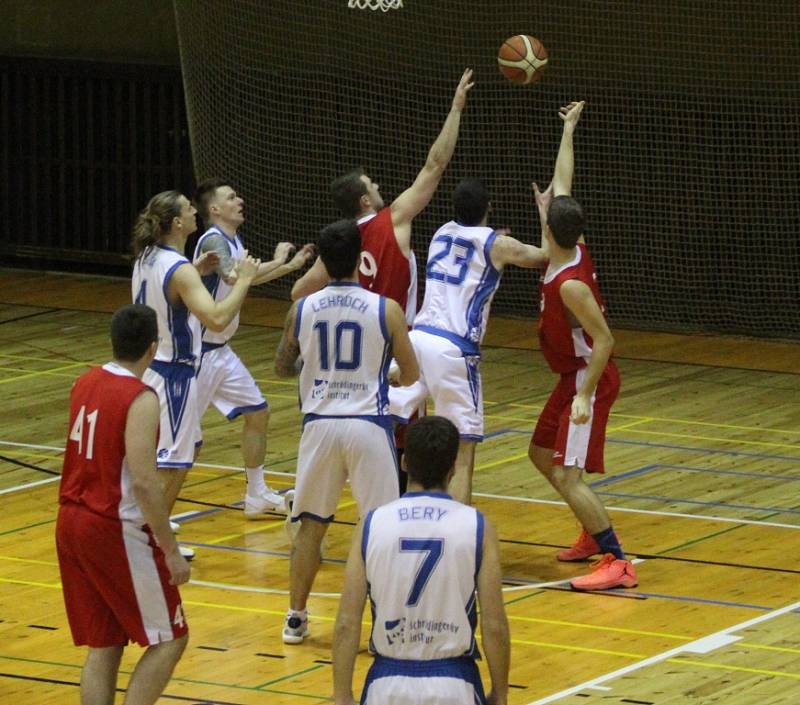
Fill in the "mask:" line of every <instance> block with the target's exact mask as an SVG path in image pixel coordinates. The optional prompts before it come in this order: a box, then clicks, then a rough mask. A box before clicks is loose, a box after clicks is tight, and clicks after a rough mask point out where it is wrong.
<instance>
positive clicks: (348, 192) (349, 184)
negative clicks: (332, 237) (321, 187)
mask: <svg viewBox="0 0 800 705" xmlns="http://www.w3.org/2000/svg"><path fill="white" fill-rule="evenodd" d="M362 176H366V175H365V174H364V170H363V169H362V168H361V167H357V168H356V169H351V170H350V171H348V172H347V173H346V174H342V175H341V176H340V177H339V178H338V179H335V180H334V181H333V183H331V196H333V202H334V203H335V204H336V207H337V208H338V209H339V212H340V213H341V214H342V216H344V217H345V218H355V217H357V216H358V214H359V213H361V197H362V196H365V195H366V193H367V185H366V184H365V183H364V181H363V180H362V179H361V177H362Z"/></svg>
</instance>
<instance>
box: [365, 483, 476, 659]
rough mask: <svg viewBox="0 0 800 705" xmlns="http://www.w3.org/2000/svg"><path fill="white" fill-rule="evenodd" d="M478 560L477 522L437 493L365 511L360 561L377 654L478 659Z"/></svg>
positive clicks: (410, 496) (405, 497)
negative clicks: (367, 512) (362, 564)
mask: <svg viewBox="0 0 800 705" xmlns="http://www.w3.org/2000/svg"><path fill="white" fill-rule="evenodd" d="M482 553H483V515H482V514H481V513H480V512H479V511H478V510H477V509H474V508H473V507H469V506H467V505H465V504H461V503H459V502H456V501H455V500H453V499H451V498H450V496H449V495H447V494H444V493H443V492H428V491H426V492H409V493H407V494H405V495H403V496H402V497H401V498H400V499H398V500H395V501H394V502H391V503H390V504H386V505H384V506H382V507H378V508H377V509H375V510H374V511H372V512H370V514H369V515H367V518H366V519H365V521H364V534H363V538H362V541H361V555H362V557H363V559H364V565H365V567H366V573H367V582H368V584H369V597H370V600H371V602H372V636H371V639H370V646H371V648H372V649H373V650H374V651H375V653H377V654H379V655H380V656H387V657H389V658H394V659H411V660H417V661H426V660H430V659H441V658H456V657H459V656H472V657H477V655H478V649H477V647H476V644H475V626H476V623H477V612H476V607H475V591H476V589H477V582H476V581H477V576H478V571H479V570H480V565H481V557H482Z"/></svg>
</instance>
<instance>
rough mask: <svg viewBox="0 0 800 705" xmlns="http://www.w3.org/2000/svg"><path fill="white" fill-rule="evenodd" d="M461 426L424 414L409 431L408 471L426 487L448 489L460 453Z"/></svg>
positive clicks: (411, 476) (407, 438) (407, 442)
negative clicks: (458, 427)
mask: <svg viewBox="0 0 800 705" xmlns="http://www.w3.org/2000/svg"><path fill="white" fill-rule="evenodd" d="M458 443H459V436H458V429H457V428H456V427H455V426H454V425H453V423H452V421H450V420H449V419H446V418H445V417H444V416H423V417H422V418H421V419H419V420H417V421H414V422H413V423H412V424H410V425H409V427H408V431H406V449H405V453H404V457H405V459H406V470H407V471H408V476H409V478H410V479H412V480H413V481H414V482H418V483H419V484H420V485H422V486H423V487H424V488H425V489H426V490H427V489H431V488H433V487H440V488H442V489H445V487H446V485H447V474H448V473H449V472H450V469H451V468H452V467H453V464H454V463H455V462H456V455H458Z"/></svg>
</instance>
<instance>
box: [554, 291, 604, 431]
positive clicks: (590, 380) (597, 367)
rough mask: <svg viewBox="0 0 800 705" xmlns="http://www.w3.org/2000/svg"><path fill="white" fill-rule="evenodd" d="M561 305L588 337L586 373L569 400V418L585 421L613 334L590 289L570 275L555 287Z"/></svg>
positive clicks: (589, 411)
mask: <svg viewBox="0 0 800 705" xmlns="http://www.w3.org/2000/svg"><path fill="white" fill-rule="evenodd" d="M559 294H560V296H561V300H562V301H563V302H564V305H565V306H566V307H567V309H568V310H569V311H570V313H572V315H573V316H574V317H575V319H576V320H577V322H578V323H579V324H580V326H581V328H583V330H585V331H586V332H587V333H588V334H589V335H590V336H591V337H592V354H591V357H590V358H589V364H588V365H587V367H586V377H585V378H584V381H583V384H582V385H581V388H580V389H579V390H578V393H577V394H576V395H575V399H573V401H572V413H571V415H570V418H571V419H572V421H573V422H574V423H576V424H582V423H586V422H587V421H588V420H589V417H590V416H591V408H592V403H591V400H592V394H594V390H595V389H596V388H597V383H598V382H599V381H600V376H601V375H602V374H603V370H604V369H605V368H606V365H607V364H608V360H609V359H610V358H611V353H612V351H613V350H614V337H613V336H612V335H611V331H610V330H609V328H608V323H606V319H605V316H604V315H603V312H602V311H601V310H600V306H598V305H597V301H596V300H595V298H594V295H593V294H592V290H591V289H590V288H589V287H588V286H587V285H586V284H584V283H583V282H581V281H578V280H577V279H571V280H569V281H566V282H564V283H563V284H562V285H561V289H559Z"/></svg>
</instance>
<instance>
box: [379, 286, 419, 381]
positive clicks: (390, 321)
mask: <svg viewBox="0 0 800 705" xmlns="http://www.w3.org/2000/svg"><path fill="white" fill-rule="evenodd" d="M386 327H387V328H388V329H389V335H390V336H391V337H392V355H393V357H394V359H395V362H397V369H395V368H394V366H392V369H391V371H390V374H389V383H390V384H392V385H393V386H399V387H408V386H409V385H412V384H414V382H416V381H417V380H418V379H419V364H418V363H417V355H416V353H415V352H414V346H412V345H411V339H410V338H409V337H408V323H407V322H406V317H405V316H404V315H403V309H401V308H400V306H399V304H398V303H397V302H396V301H393V300H392V299H386Z"/></svg>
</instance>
